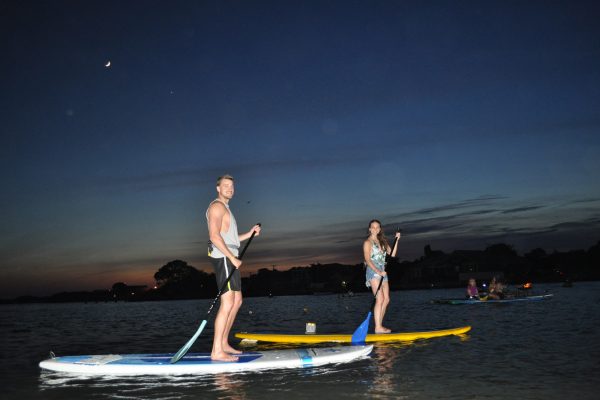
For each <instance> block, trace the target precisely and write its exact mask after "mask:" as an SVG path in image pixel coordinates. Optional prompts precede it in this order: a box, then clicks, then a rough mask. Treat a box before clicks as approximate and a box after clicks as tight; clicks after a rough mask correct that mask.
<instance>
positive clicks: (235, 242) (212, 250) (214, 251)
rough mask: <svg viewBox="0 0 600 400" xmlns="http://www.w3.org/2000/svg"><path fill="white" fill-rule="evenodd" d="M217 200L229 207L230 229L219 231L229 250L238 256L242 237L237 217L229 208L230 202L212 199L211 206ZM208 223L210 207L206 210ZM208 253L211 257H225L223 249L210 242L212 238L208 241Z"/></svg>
mask: <svg viewBox="0 0 600 400" xmlns="http://www.w3.org/2000/svg"><path fill="white" fill-rule="evenodd" d="M215 201H218V202H220V203H222V204H223V205H224V206H225V207H226V208H227V211H228V212H229V229H228V230H227V232H219V233H220V234H221V237H222V238H223V241H224V242H225V244H226V245H227V247H229V250H231V252H232V253H233V255H234V256H236V257H237V256H238V254H239V247H240V237H239V235H238V229H237V223H236V222H235V217H234V216H233V213H232V212H231V210H230V209H229V204H225V203H224V202H222V201H221V200H219V199H216V200H213V201H211V202H210V204H209V208H210V206H211V205H212V203H214V202H215ZM206 223H207V224H208V209H207V210H206ZM208 255H209V257H212V258H223V257H225V254H223V253H222V252H221V250H219V249H218V248H217V247H216V246H214V245H213V244H212V243H211V242H210V240H209V241H208Z"/></svg>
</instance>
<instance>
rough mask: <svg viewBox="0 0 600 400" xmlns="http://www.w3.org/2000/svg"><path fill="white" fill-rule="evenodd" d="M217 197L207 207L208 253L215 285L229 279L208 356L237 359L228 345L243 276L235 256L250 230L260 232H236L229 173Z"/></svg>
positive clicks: (219, 181) (256, 228)
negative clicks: (230, 204)
mask: <svg viewBox="0 0 600 400" xmlns="http://www.w3.org/2000/svg"><path fill="white" fill-rule="evenodd" d="M217 194H218V196H217V198H216V199H215V200H213V201H212V202H211V203H210V205H209V206H208V210H206V222H207V224H208V236H209V242H208V256H209V259H210V261H211V263H212V265H213V268H214V270H215V277H216V279H217V287H222V286H223V284H224V283H225V281H226V280H227V278H228V277H229V275H230V274H233V275H232V276H231V279H230V280H229V282H228V283H227V285H226V286H225V289H224V290H223V293H222V294H221V304H220V306H219V311H218V312H217V316H216V318H215V336H214V339H213V347H212V352H211V358H212V359H213V360H218V361H237V360H238V358H237V357H236V356H235V354H241V351H239V350H236V349H234V348H233V347H231V346H230V345H229V332H230V331H231V327H232V326H233V322H234V321H235V317H236V315H237V312H238V310H239V309H240V307H241V305H242V278H241V276H240V271H239V268H240V266H241V265H242V260H240V259H238V258H237V257H238V255H239V251H238V249H239V247H240V242H243V241H244V240H246V239H248V238H250V237H251V236H252V234H253V233H255V235H256V236H258V235H259V234H260V225H254V226H253V227H252V229H250V231H248V232H246V233H244V234H243V235H239V234H238V230H237V224H236V222H235V218H234V216H233V214H232V212H231V210H230V209H229V200H231V198H232V197H233V194H234V186H233V177H232V176H231V175H223V176H221V177H219V179H217Z"/></svg>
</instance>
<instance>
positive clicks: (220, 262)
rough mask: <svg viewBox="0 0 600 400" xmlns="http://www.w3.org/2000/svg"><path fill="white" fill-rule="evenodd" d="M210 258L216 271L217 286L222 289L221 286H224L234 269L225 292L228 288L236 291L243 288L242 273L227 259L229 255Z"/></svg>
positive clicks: (224, 290)
mask: <svg viewBox="0 0 600 400" xmlns="http://www.w3.org/2000/svg"><path fill="white" fill-rule="evenodd" d="M208 258H209V259H210V262H211V263H212V266H213V269H214V271H215V276H216V278H217V288H219V289H221V287H223V284H224V283H225V281H226V280H227V277H228V276H229V274H231V271H233V276H232V277H231V279H230V280H229V282H228V283H227V285H226V286H225V289H223V293H225V292H227V291H228V290H232V291H234V292H239V291H241V290H242V278H241V275H240V271H239V270H238V269H237V268H236V267H235V266H234V265H232V264H231V263H230V262H229V261H228V260H227V257H223V258H213V257H208Z"/></svg>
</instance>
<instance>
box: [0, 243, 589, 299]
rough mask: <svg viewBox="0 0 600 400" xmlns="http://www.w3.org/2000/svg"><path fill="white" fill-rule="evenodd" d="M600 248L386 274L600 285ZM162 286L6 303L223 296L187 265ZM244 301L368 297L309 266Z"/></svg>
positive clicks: (411, 278) (475, 254)
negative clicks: (323, 295) (325, 295)
mask: <svg viewBox="0 0 600 400" xmlns="http://www.w3.org/2000/svg"><path fill="white" fill-rule="evenodd" d="M599 266H600V242H598V243H596V244H595V245H593V246H591V247H590V248H589V249H587V250H571V251H567V252H558V251H554V252H552V253H547V252H546V251H545V250H543V249H541V248H537V249H534V250H531V251H530V252H528V253H525V254H524V255H519V254H518V253H517V252H516V251H515V250H514V248H513V247H512V246H510V245H507V244H504V243H498V244H494V245H491V246H488V247H487V248H486V249H485V250H456V251H453V252H451V253H444V252H442V251H439V250H433V249H431V247H430V246H425V248H424V252H423V256H422V257H420V258H419V259H416V260H414V261H403V262H398V261H397V260H396V259H389V260H388V265H387V267H386V270H387V272H388V276H389V282H390V288H391V290H399V289H417V288H431V287H458V286H461V285H464V284H465V282H466V281H467V280H468V279H469V277H477V278H478V279H484V280H485V279H491V278H492V276H496V277H498V278H500V279H502V280H504V281H505V282H507V283H509V284H521V283H525V282H561V281H578V280H600V267H599ZM154 280H155V282H156V285H155V286H154V287H151V288H148V287H146V286H129V285H126V284H125V283H123V282H117V283H115V284H114V285H113V286H112V288H111V289H107V290H95V291H91V292H85V291H80V292H62V293H57V294H54V295H52V296H49V297H33V296H22V297H18V298H16V299H13V300H4V301H2V302H3V303H15V302H17V303H28V302H72V301H84V302H100V301H148V300H180V299H203V298H214V297H215V296H216V294H217V291H218V288H217V285H216V282H215V277H214V274H213V273H206V272H204V271H201V270H198V269H197V268H195V267H193V266H191V265H189V264H188V263H187V262H185V261H183V260H173V261H170V262H168V263H167V264H165V265H163V266H162V267H161V268H160V269H159V270H158V271H157V272H156V273H155V274H154ZM242 290H243V293H244V296H281V295H300V294H303V295H306V294H320V293H338V294H340V295H351V294H353V293H356V292H362V291H366V290H367V288H366V286H365V269H364V266H363V265H362V264H355V265H344V264H337V263H334V264H318V263H317V264H311V265H309V266H299V267H294V268H290V269H288V270H285V271H279V270H277V269H275V268H274V267H273V268H270V269H269V268H262V269H260V270H258V271H257V273H255V274H252V275H250V276H249V277H245V278H242Z"/></svg>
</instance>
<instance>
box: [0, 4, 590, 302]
mask: <svg viewBox="0 0 600 400" xmlns="http://www.w3.org/2000/svg"><path fill="white" fill-rule="evenodd" d="M599 20H600V5H598V3H597V2H594V1H589V2H583V1H539V2H538V1H528V2H522V1H472V2H469V1H460V2H455V1H441V2H437V1H436V2H416V1H415V2H405V1H397V2H393V1H382V2H377V1H310V2H309V1H297V2H296V1H294V2H288V1H280V2H246V1H207V2H199V1H198V2H197V1H168V2H167V1H85V2H81V1H52V2H33V1H16V0H13V1H7V2H3V3H2V5H0V33H1V37H2V41H1V42H0V50H1V54H2V57H1V61H0V68H1V69H0V72H1V74H0V79H2V94H1V95H0V109H1V110H2V124H1V127H0V129H1V130H2V142H1V144H2V145H1V146H0V156H1V157H0V163H1V164H0V166H1V167H2V168H1V172H0V174H1V175H2V183H3V185H2V186H3V188H2V194H1V196H0V213H1V214H0V215H1V218H2V224H1V225H0V293H2V295H0V297H12V296H16V295H21V294H28V293H31V294H48V293H54V292H57V291H60V290H74V289H95V288H108V287H110V285H112V283H114V282H117V281H125V282H127V283H130V284H138V283H143V284H152V283H153V278H152V275H153V274H154V272H156V271H157V270H158V268H160V267H161V266H162V265H164V264H165V263H167V262H168V261H171V260H173V259H183V260H186V261H188V262H189V263H190V264H192V265H194V266H196V267H198V268H207V267H208V264H207V263H206V260H205V251H206V250H205V242H206V240H207V232H206V223H205V219H204V212H205V209H206V206H207V204H208V202H209V201H210V200H211V199H212V198H214V193H215V191H214V182H215V180H216V178H217V177H218V176H219V175H221V174H223V173H230V174H233V175H234V176H235V178H236V189H237V193H236V196H235V198H234V200H233V201H232V203H231V206H232V209H233V210H234V212H235V213H236V216H237V219H238V223H239V225H240V226H241V228H243V229H247V228H249V227H250V226H251V225H252V224H254V223H255V222H258V221H260V222H262V223H263V226H264V231H263V235H261V237H260V238H258V239H257V240H256V241H254V242H253V244H252V249H251V251H250V250H249V252H248V257H247V261H246V263H245V266H246V271H252V270H256V269H257V268H260V267H271V266H272V265H276V266H277V267H278V268H284V267H289V266H297V265H308V264H310V263H314V262H321V263H325V262H344V263H353V264H354V263H359V262H361V260H362V256H361V243H362V238H363V237H364V235H365V234H366V228H367V223H368V221H369V220H370V219H372V218H378V219H380V220H381V221H382V222H383V223H384V226H385V227H386V228H387V231H388V233H389V234H390V236H391V234H392V233H393V232H392V230H393V228H394V227H396V226H401V227H402V228H403V232H404V237H403V239H402V241H401V246H400V257H401V259H407V260H412V259H415V258H417V257H419V256H420V255H421V254H422V252H423V246H424V245H426V244H431V245H432V247H433V248H434V249H441V250H444V251H451V250H454V249H483V248H485V246H487V245H489V244H492V243H497V242H505V243H508V244H511V245H514V246H515V248H516V249H517V250H518V251H519V252H521V253H523V252H526V251H529V250H531V249H532V248H535V247H543V248H545V249H547V250H549V251H552V250H553V249H557V250H568V249H573V248H587V247H589V246H591V245H592V244H594V243H596V242H597V241H598V240H600V185H599V179H598V171H600V135H599V134H600V132H599V131H600V129H599V128H600V116H599V115H600V114H599V112H598V110H600V40H599V38H600V28H599V26H600V24H598V21H599ZM108 61H110V62H111V66H110V67H108V68H107V67H105V64H106V63H107V62H108ZM207 270H208V269H207Z"/></svg>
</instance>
